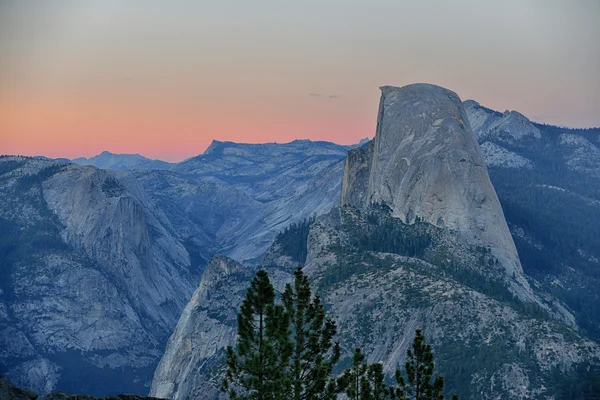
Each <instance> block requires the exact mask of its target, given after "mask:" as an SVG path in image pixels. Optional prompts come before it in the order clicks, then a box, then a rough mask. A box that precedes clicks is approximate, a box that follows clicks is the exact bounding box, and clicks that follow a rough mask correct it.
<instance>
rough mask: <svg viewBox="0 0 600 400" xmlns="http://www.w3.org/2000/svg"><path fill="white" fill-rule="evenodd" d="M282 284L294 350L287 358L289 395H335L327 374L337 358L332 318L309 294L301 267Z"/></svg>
mask: <svg viewBox="0 0 600 400" xmlns="http://www.w3.org/2000/svg"><path fill="white" fill-rule="evenodd" d="M294 277H295V279H294V283H293V286H292V285H291V284H288V285H286V288H285V291H284V293H283V304H284V307H285V310H286V312H287V314H288V315H289V317H290V323H291V325H292V329H291V334H292V342H293V346H294V350H293V353H292V357H291V360H290V368H289V381H290V383H291V387H290V391H291V396H290V397H291V399H294V400H312V399H327V398H334V397H335V389H334V388H335V385H334V383H333V382H332V380H331V378H330V376H331V372H332V370H333V366H334V365H335V364H336V363H337V362H338V361H339V358H340V346H339V344H338V343H335V344H334V343H333V337H334V336H335V334H336V325H335V322H334V321H333V320H331V319H329V318H326V317H325V310H324V308H323V305H322V304H321V301H320V299H319V297H318V296H315V297H312V293H311V289H310V284H309V282H308V278H307V277H306V275H304V274H303V273H302V269H301V268H298V269H297V270H296V272H295V274H294Z"/></svg>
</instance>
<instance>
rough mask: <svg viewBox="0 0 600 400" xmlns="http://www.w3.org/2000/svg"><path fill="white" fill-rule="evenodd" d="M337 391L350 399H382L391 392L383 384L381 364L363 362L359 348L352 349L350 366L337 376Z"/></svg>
mask: <svg viewBox="0 0 600 400" xmlns="http://www.w3.org/2000/svg"><path fill="white" fill-rule="evenodd" d="M337 390H338V392H340V393H342V392H343V393H345V394H346V396H348V398H349V399H350V400H383V399H387V398H388V396H389V395H391V394H392V391H391V388H390V387H388V386H387V385H386V384H385V375H384V374H383V364H382V363H375V364H371V365H368V364H367V363H365V355H364V354H363V353H362V351H361V350H360V349H358V348H357V349H355V350H354V355H353V356H352V366H351V367H350V368H348V369H347V370H345V371H344V373H343V374H342V375H341V376H340V377H339V378H338V388H337Z"/></svg>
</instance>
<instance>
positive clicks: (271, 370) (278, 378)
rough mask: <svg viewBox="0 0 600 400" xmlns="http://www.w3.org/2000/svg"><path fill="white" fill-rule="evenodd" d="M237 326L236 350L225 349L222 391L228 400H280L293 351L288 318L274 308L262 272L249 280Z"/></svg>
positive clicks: (286, 384) (265, 277) (263, 271)
mask: <svg viewBox="0 0 600 400" xmlns="http://www.w3.org/2000/svg"><path fill="white" fill-rule="evenodd" d="M237 322H238V336H237V343H236V347H235V349H234V348H232V347H228V348H227V353H226V359H227V372H226V376H225V379H224V380H223V385H222V390H223V391H225V392H227V393H228V394H229V398H230V399H257V400H276V399H283V398H284V396H285V390H286V388H287V387H289V384H288V383H287V382H286V376H285V372H284V371H285V366H286V365H287V364H288V362H289V358H290V356H291V350H292V346H291V342H290V340H289V317H288V315H287V313H286V312H285V310H284V309H283V307H282V306H279V305H275V290H274V288H273V285H271V282H270V281H269V276H268V274H267V272H266V271H265V270H262V269H261V270H259V271H258V272H257V273H256V276H255V277H254V278H253V279H252V283H251V284H250V288H249V289H248V291H247V293H246V298H245V300H244V302H243V303H242V306H241V308H240V313H239V314H238V321H237Z"/></svg>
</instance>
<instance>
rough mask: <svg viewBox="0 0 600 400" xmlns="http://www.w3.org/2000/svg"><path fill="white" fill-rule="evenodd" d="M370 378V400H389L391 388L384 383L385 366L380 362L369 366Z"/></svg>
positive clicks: (368, 374)
mask: <svg viewBox="0 0 600 400" xmlns="http://www.w3.org/2000/svg"><path fill="white" fill-rule="evenodd" d="M367 376H368V377H369V397H368V398H369V399H371V400H384V399H387V398H388V397H387V396H388V394H389V393H390V391H389V388H388V387H387V385H386V384H385V383H384V381H385V375H384V374H383V364H382V363H380V362H378V363H375V364H371V365H369V371H368V372H367Z"/></svg>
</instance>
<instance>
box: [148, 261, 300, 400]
mask: <svg viewBox="0 0 600 400" xmlns="http://www.w3.org/2000/svg"><path fill="white" fill-rule="evenodd" d="M266 270H267V272H268V273H269V278H270V280H271V283H272V284H273V286H274V287H275V289H276V291H278V292H280V293H282V292H283V290H284V288H285V284H286V283H288V282H290V281H291V279H292V273H293V271H294V268H289V269H288V268H280V267H278V266H271V267H266ZM255 272H256V269H255V268H252V267H245V266H242V265H241V264H239V263H237V262H235V261H233V260H231V259H229V258H227V257H225V256H215V257H214V258H213V259H212V260H211V261H210V263H209V264H208V266H207V267H206V270H205V271H204V274H203V275H202V280H201V282H200V286H199V287H198V289H196V291H195V292H194V295H193V296H192V300H190V302H189V304H188V305H187V306H186V308H185V310H184V311H183V314H182V315H181V318H180V319H179V322H178V323H177V327H176V328H175V331H174V332H173V335H171V338H170V339H169V343H168V344H167V348H166V349H165V353H164V355H163V358H162V359H161V361H160V363H159V365H158V368H157V369H156V372H155V373H154V380H153V381H152V388H151V390H150V395H151V396H157V397H166V398H169V399H180V400H184V399H190V398H207V399H208V398H210V399H213V398H214V399H216V398H219V396H220V392H219V388H220V385H221V382H222V379H223V372H224V368H225V364H224V363H225V349H226V348H227V346H232V345H234V344H235V337H236V333H237V314H238V312H239V307H240V305H241V304H242V301H243V300H244V297H245V295H246V291H247V290H248V285H249V284H250V281H251V280H252V277H253V276H254V273H255Z"/></svg>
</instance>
